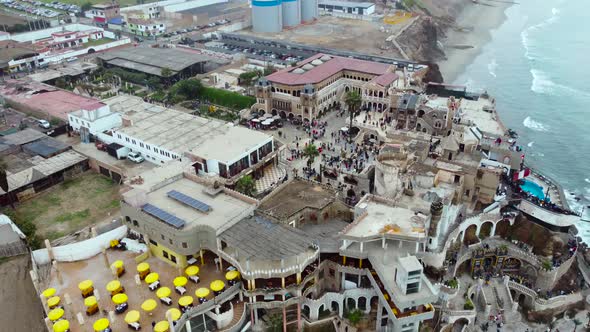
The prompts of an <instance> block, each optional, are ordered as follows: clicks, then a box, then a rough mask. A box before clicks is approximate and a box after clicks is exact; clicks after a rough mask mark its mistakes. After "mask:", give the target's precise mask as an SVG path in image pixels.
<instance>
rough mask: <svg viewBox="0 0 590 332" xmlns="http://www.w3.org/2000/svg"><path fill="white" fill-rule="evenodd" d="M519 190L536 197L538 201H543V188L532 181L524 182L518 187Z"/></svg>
mask: <svg viewBox="0 0 590 332" xmlns="http://www.w3.org/2000/svg"><path fill="white" fill-rule="evenodd" d="M520 189H522V190H524V191H526V192H527V193H529V194H531V195H533V196H535V197H537V198H538V199H545V192H544V191H543V187H541V186H540V185H538V184H536V183H534V182H533V181H529V180H524V184H523V185H521V186H520Z"/></svg>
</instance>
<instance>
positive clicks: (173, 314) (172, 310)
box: [166, 308, 182, 322]
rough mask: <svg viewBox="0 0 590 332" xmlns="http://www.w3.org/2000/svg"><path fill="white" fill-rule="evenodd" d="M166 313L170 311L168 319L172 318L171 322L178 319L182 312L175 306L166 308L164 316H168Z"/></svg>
mask: <svg viewBox="0 0 590 332" xmlns="http://www.w3.org/2000/svg"><path fill="white" fill-rule="evenodd" d="M168 313H170V319H172V321H173V322H175V321H177V320H179V319H180V316H182V313H181V312H180V310H178V309H176V308H170V309H168V310H167V311H166V316H168Z"/></svg>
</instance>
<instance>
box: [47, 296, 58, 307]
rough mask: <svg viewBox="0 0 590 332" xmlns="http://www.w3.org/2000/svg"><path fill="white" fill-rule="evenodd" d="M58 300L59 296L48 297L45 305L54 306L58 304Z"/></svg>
mask: <svg viewBox="0 0 590 332" xmlns="http://www.w3.org/2000/svg"><path fill="white" fill-rule="evenodd" d="M59 301H61V299H60V298H59V296H54V297H50V298H48V299H47V305H48V306H49V307H55V306H56V305H58V304H59Z"/></svg>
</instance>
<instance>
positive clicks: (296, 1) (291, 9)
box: [282, 0, 301, 27]
mask: <svg viewBox="0 0 590 332" xmlns="http://www.w3.org/2000/svg"><path fill="white" fill-rule="evenodd" d="M282 1H283V26H284V27H292V26H296V25H299V24H301V3H300V1H301V0H282Z"/></svg>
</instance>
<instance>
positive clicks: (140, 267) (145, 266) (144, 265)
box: [137, 262, 150, 273]
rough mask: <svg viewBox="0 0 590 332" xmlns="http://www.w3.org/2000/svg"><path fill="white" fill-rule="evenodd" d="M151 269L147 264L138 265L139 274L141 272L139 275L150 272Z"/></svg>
mask: <svg viewBox="0 0 590 332" xmlns="http://www.w3.org/2000/svg"><path fill="white" fill-rule="evenodd" d="M149 269H150V265H149V264H148V263H146V262H143V263H139V265H137V272H139V273H142V272H145V271H149Z"/></svg>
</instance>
